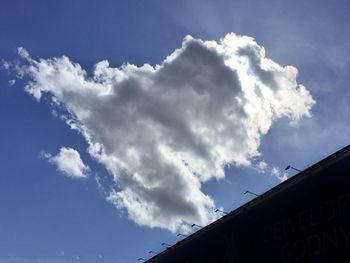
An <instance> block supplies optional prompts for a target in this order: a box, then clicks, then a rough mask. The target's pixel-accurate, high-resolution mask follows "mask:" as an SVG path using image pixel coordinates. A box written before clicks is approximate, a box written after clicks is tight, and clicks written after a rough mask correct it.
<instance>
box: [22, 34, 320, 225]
mask: <svg viewBox="0 0 350 263" xmlns="http://www.w3.org/2000/svg"><path fill="white" fill-rule="evenodd" d="M19 53H20V55H21V56H22V57H23V58H24V59H25V60H26V61H27V64H26V65H25V66H21V67H17V68H16V70H17V75H18V76H24V75H26V76H28V77H29V78H30V79H31V81H30V82H28V83H27V85H26V87H25V90H26V91H27V92H28V93H29V94H31V95H32V96H34V97H35V98H36V99H38V100H40V98H41V96H42V95H43V94H50V95H51V97H52V98H53V99H54V101H55V102H56V105H60V106H61V107H64V108H65V109H66V110H67V111H68V112H69V114H68V113H67V114H65V117H64V118H65V120H66V122H67V124H69V125H70V127H71V128H73V129H76V130H78V131H79V132H80V133H81V134H82V135H83V136H84V137H85V139H86V140H87V142H88V143H89V149H88V151H89V153H90V155H91V156H92V157H93V158H95V159H96V160H97V161H98V162H100V163H101V164H103V165H104V166H105V167H106V168H107V169H108V171H109V172H110V173H111V174H112V175H113V178H114V180H115V182H117V184H118V187H119V189H118V190H114V191H112V192H111V193H110V195H109V198H108V200H110V201H111V202H113V203H114V204H115V205H116V206H117V207H119V208H125V209H126V210H127V211H128V215H129V217H130V218H131V219H132V220H134V221H135V222H136V223H137V224H140V225H147V226H150V227H162V228H167V229H169V230H171V231H176V230H178V229H183V228H186V224H187V223H191V222H196V223H198V224H200V225H205V224H207V223H208V222H210V221H211V220H212V219H213V218H214V217H215V216H214V215H213V213H211V212H210V211H212V209H211V207H212V206H214V201H213V199H212V198H211V197H210V196H208V195H206V194H205V193H203V192H202V191H201V185H202V184H203V183H204V182H206V181H208V180H210V179H212V178H217V179H220V178H223V177H224V176H225V174H224V166H225V165H227V164H230V165H237V166H240V165H250V164H251V160H252V158H253V157H256V156H259V155H260V153H259V151H258V148H259V144H260V138H261V136H262V135H264V134H266V133H267V132H268V130H269V128H270V127H271V125H272V123H273V121H274V120H275V119H277V118H281V117H287V118H289V119H290V120H291V122H292V123H295V122H298V121H299V120H300V119H301V118H302V117H305V116H307V117H308V116H310V109H311V107H312V105H313V104H314V100H313V99H312V97H311V95H310V94H309V92H308V90H307V89H306V88H305V87H304V86H302V85H298V83H297V81H296V78H297V69H296V68H294V67H292V66H285V67H282V66H280V65H278V64H277V63H275V62H273V61H272V60H270V59H268V58H266V57H265V51H264V48H262V47H261V46H259V45H258V44H257V43H256V42H255V41H254V39H252V38H250V37H246V36H237V35H235V34H233V33H231V34H228V35H226V36H225V37H224V38H223V39H221V40H220V41H219V42H215V41H202V40H200V39H194V38H192V37H190V36H187V37H186V38H185V39H184V41H183V44H182V47H181V48H179V49H177V50H175V51H174V52H173V53H172V54H170V55H169V56H168V57H167V58H166V59H165V60H164V61H163V62H162V63H161V64H159V65H155V66H152V65H149V64H145V65H143V66H141V67H138V66H135V65H132V64H124V65H123V66H121V67H119V68H112V67H110V66H109V64H108V62H107V61H101V62H99V63H97V64H96V65H95V70H94V72H93V74H92V76H88V75H87V73H86V71H84V70H83V69H82V68H81V66H80V65H79V64H76V63H73V62H71V61H70V60H69V58H67V57H65V56H63V57H60V58H53V59H40V60H38V61H37V60H34V59H32V58H31V57H30V55H29V54H28V52H26V51H25V50H24V49H23V48H21V49H20V50H19ZM262 165H263V164H262ZM263 166H264V165H263Z"/></svg>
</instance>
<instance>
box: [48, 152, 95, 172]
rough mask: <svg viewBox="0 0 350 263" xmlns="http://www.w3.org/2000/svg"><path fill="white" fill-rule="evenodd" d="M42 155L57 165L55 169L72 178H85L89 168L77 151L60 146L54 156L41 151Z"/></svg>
mask: <svg viewBox="0 0 350 263" xmlns="http://www.w3.org/2000/svg"><path fill="white" fill-rule="evenodd" d="M42 156H43V157H45V158H47V159H48V161H49V162H50V163H52V164H54V165H55V166H56V167H57V170H58V171H60V172H61V173H63V174H64V175H67V176H69V177H72V178H86V177H87V176H88V174H89V171H90V168H89V167H88V166H87V165H85V164H84V163H83V161H82V160H81V158H80V154H79V152H78V151H76V150H74V149H72V148H65V147H62V148H61V149H60V152H59V153H58V154H57V155H56V156H52V155H51V154H49V153H43V154H42Z"/></svg>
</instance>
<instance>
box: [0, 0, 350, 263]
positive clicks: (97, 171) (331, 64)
mask: <svg viewBox="0 0 350 263" xmlns="http://www.w3.org/2000/svg"><path fill="white" fill-rule="evenodd" d="M349 12H350V8H349V6H348V3H347V1H336V2H330V1H317V5H316V2H315V1H153V0H152V1H133V0H131V1H103V3H102V4H101V1H90V0H89V1H78V0H77V1H14V0H11V1H9V0H2V1H1V8H0V30H1V34H2V37H1V41H0V58H1V59H2V60H3V61H8V62H12V63H13V61H20V63H24V64H25V63H26V62H23V59H21V58H20V57H19V55H18V54H17V51H16V49H17V48H18V47H24V48H25V49H26V50H27V51H28V52H29V53H30V55H31V57H32V58H33V59H34V60H38V59H40V58H44V59H47V58H52V57H61V56H62V55H65V56H67V57H68V58H69V59H70V60H71V61H73V62H75V63H79V64H80V66H81V67H82V68H83V69H85V70H86V71H87V73H88V74H92V72H93V68H94V65H95V64H96V63H98V62H100V61H102V60H108V61H109V65H110V67H120V66H121V65H122V64H123V63H131V64H135V65H137V66H139V67H141V66H142V65H143V64H145V63H149V64H150V65H155V64H160V63H161V62H162V61H163V60H164V59H165V58H166V57H167V56H168V55H170V54H171V53H172V52H173V51H174V50H175V49H179V48H180V47H181V45H182V42H183V39H184V37H185V36H186V35H191V36H192V37H193V39H199V38H200V39H203V40H215V41H219V39H220V38H222V37H224V36H225V35H226V34H227V33H229V32H235V33H236V34H238V35H247V36H250V37H253V38H254V39H255V40H256V42H257V43H258V45H259V46H263V47H264V48H265V50H266V57H268V58H270V59H272V60H273V61H275V62H276V63H278V64H280V65H282V66H285V65H292V66H294V67H296V68H297V69H298V71H299V75H298V77H297V82H298V83H299V84H303V85H304V86H305V87H306V89H307V90H308V91H309V92H310V94H311V96H312V98H313V100H314V101H315V102H316V104H314V105H313V106H312V108H311V110H310V111H311V113H312V117H311V118H309V117H307V116H303V118H301V120H300V121H299V122H298V123H297V124H295V125H290V119H289V118H288V117H282V118H276V120H274V121H273V123H272V126H271V127H270V128H269V130H268V132H267V134H265V135H261V136H260V137H259V139H260V145H259V146H258V151H259V152H260V153H261V154H262V155H261V156H260V157H258V156H255V157H254V158H252V159H251V161H252V163H251V164H250V165H246V166H245V165H240V166H238V167H237V166H234V165H233V166H227V167H226V168H225V174H226V176H225V178H224V179H218V180H217V178H215V177H214V178H211V179H210V180H209V181H207V182H201V188H200V190H201V193H204V194H205V195H208V196H210V197H211V198H212V200H213V201H214V202H215V206H216V207H222V208H223V209H224V210H226V211H230V210H232V209H234V208H236V207H238V206H239V205H241V204H243V203H245V202H247V201H248V200H249V199H250V198H251V197H249V196H244V195H242V193H243V192H244V191H245V190H246V189H249V190H251V191H254V192H257V193H261V192H264V191H266V190H267V189H269V188H271V187H272V186H274V185H276V184H278V183H279V182H280V180H278V179H277V178H276V177H274V176H273V175H271V173H272V169H273V168H276V169H280V175H283V172H282V170H283V168H284V167H285V166H286V165H287V164H292V165H294V166H295V167H298V168H299V169H303V168H305V167H307V166H308V165H311V164H313V163H314V162H316V161H318V160H320V159H322V158H324V157H326V156H327V155H329V154H331V153H332V152H334V151H335V150H337V149H339V148H341V147H343V146H346V145H347V144H348V143H349V139H348V134H349V132H350V122H349V117H348V116H349V113H350V106H349V105H350V103H349V97H350V96H349V95H350V94H349V93H350V91H349V87H348V83H349V76H350V75H349V74H348V73H349V66H348V64H349V56H348V50H349V47H350V37H349V36H350V34H349V29H348V26H347V24H348V17H349ZM191 41H192V40H191ZM191 41H189V44H188V46H190V47H191V45H192V44H193V43H194V44H193V45H195V44H196V43H197V44H198V42H195V40H193V41H192V42H191ZM198 45H199V44H198ZM204 54H207V53H204ZM3 63H4V62H2V64H3ZM169 64H171V63H170V62H169ZM35 74H38V73H37V72H36V73H32V75H29V76H25V77H24V78H23V79H17V78H15V77H14V75H15V73H13V71H11V70H6V69H3V70H1V71H0V120H1V123H2V125H1V129H0V145H1V150H0V157H1V160H2V162H1V165H0V209H1V214H0V262H10V263H32V262H48V263H51V262H87V263H88V262H136V261H137V258H138V257H144V258H148V257H149V256H150V254H148V251H149V250H155V251H160V250H161V249H162V247H161V245H160V244H161V243H162V242H167V243H170V244H172V243H174V242H176V241H177V240H178V239H177V237H176V234H174V233H173V232H171V231H169V230H166V229H164V227H163V228H159V227H153V228H151V227H148V226H140V225H139V223H140V221H139V222H138V223H137V220H136V221H135V218H134V219H133V218H132V216H131V217H130V214H129V216H128V211H131V210H132V208H129V209H130V210H127V209H125V208H122V209H118V208H116V207H115V205H113V204H112V203H111V202H107V201H106V194H105V193H104V191H103V189H101V187H99V186H98V184H97V182H96V178H98V179H99V182H101V184H102V188H104V190H105V191H109V190H110V189H112V188H113V189H115V190H116V191H120V190H121V189H125V188H123V186H121V185H118V183H119V182H118V181H117V182H114V181H113V175H112V174H113V172H111V171H107V170H108V168H107V169H106V164H105V163H103V162H101V161H100V162H99V161H97V160H96V158H95V159H94V157H93V156H92V155H91V154H89V153H88V152H87V149H88V147H89V143H88V142H87V141H86V139H85V138H84V136H82V135H81V134H80V133H79V132H77V131H76V130H72V129H70V128H69V127H68V125H67V124H66V123H65V122H64V121H63V120H62V119H60V117H59V115H60V113H58V115H57V114H56V115H55V114H53V112H52V110H53V107H52V105H51V102H50V97H49V96H43V97H42V98H41V100H40V102H38V101H36V100H35V99H34V98H33V96H31V95H30V94H28V93H27V92H25V91H24V86H25V85H26V84H27V83H28V80H30V79H31V78H32V77H33V76H37V75H35ZM134 77H135V76H134ZM135 78H136V77H135ZM14 79H16V82H15V83H14V84H11V80H14ZM62 102H63V103H65V102H66V101H62ZM84 102H85V101H84ZM54 109H55V110H56V111H59V110H60V109H57V108H54ZM61 110H62V109H61ZM102 123H103V122H102ZM103 124H105V125H107V124H108V123H103ZM62 147H69V148H70V149H74V150H75V151H77V152H78V153H79V154H80V157H79V158H81V160H82V161H83V163H84V164H85V165H86V166H87V167H89V172H87V174H88V175H87V178H83V179H82V178H71V177H69V176H67V174H64V173H63V172H62V171H60V169H59V168H58V167H57V163H55V162H54V161H52V160H54V159H50V158H52V157H54V156H56V157H57V156H58V153H59V151H60V149H61V148H62ZM115 149H117V150H118V149H119V148H118V147H117V146H116V148H115ZM138 149H140V148H138ZM141 149H145V148H141ZM146 149H147V148H146ZM43 153H44V154H43ZM45 154H46V155H45ZM48 154H49V156H48ZM236 154H237V155H239V153H238V152H237V153H236ZM45 156H46V157H45ZM50 156H51V157H50ZM95 157H96V156H95ZM50 160H51V161H50ZM260 161H264V162H265V163H266V164H267V165H268V167H269V169H267V170H266V171H265V173H262V172H258V171H257V169H256V168H254V167H255V165H257V163H258V162H260ZM125 163H127V161H125ZM55 164H56V165H55ZM135 169H136V168H135ZM289 175H293V172H289ZM123 179H124V178H123ZM122 184H124V187H125V185H126V183H125V182H123V183H122ZM111 187H112V188H111ZM179 191H180V189H179ZM150 198H152V197H150ZM201 200H202V199H201ZM203 200H204V199H203ZM206 201H207V200H204V201H203V202H206ZM205 204H206V203H203V207H204V206H205ZM171 212H173V211H171ZM171 215H172V217H171V218H174V216H175V215H176V214H171ZM129 217H130V218H129ZM194 218H196V217H194ZM197 218H199V219H202V217H197ZM203 220H204V219H203ZM142 222H143V223H145V222H146V221H142ZM147 222H148V221H147ZM194 223H196V222H194Z"/></svg>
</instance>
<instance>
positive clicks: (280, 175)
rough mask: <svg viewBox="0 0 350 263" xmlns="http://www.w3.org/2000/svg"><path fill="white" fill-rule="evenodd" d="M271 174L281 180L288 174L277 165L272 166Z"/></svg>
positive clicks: (285, 178) (286, 177)
mask: <svg viewBox="0 0 350 263" xmlns="http://www.w3.org/2000/svg"><path fill="white" fill-rule="evenodd" d="M271 176H273V177H275V178H277V179H278V180H279V181H281V182H283V181H285V180H287V179H288V174H287V173H286V172H285V171H281V169H280V168H279V167H276V166H275V167H272V169H271Z"/></svg>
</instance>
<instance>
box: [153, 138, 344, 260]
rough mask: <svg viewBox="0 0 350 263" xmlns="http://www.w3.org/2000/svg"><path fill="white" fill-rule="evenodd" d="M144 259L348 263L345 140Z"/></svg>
mask: <svg viewBox="0 0 350 263" xmlns="http://www.w3.org/2000/svg"><path fill="white" fill-rule="evenodd" d="M147 262H149V263H160V262H162V263H165V262H166V263H175V262H176V263H194V262H203V263H204V262H210V263H211V262H213V263H215V262H227V263H236V262H245V263H252V262H260V263H264V262H268V263H270V262H285V263H288V262H308V263H310V262H328V263H350V145H349V146H347V147H345V148H343V149H342V150H340V151H338V152H336V153H334V154H332V155H331V156H329V157H327V158H326V159H324V160H322V161H320V162H318V163H316V164H314V165H313V166H311V167H309V168H307V169H306V170H304V171H302V172H300V173H299V174H297V175H295V176H294V177H292V178H290V179H288V180H286V181H285V182H283V183H281V184H279V185H278V186H276V187H274V188H272V189H270V190H269V191H267V192H265V193H264V194H262V195H260V196H259V197H257V198H255V199H254V200H252V201H250V202H248V203H247V204H245V205H243V206H241V207H239V208H238V209H236V210H234V211H232V212H231V213H229V214H227V215H225V216H224V217H222V218H221V219H219V220H217V221H215V222H213V223H212V224H210V225H208V226H206V227H205V228H202V229H200V230H198V231H197V232H196V233H194V234H192V235H191V236H189V237H187V238H185V239H184V240H182V241H180V242H178V243H177V244H175V245H174V246H172V247H170V248H168V249H165V250H164V251H163V252H161V253H160V254H158V255H156V256H154V257H152V258H151V259H149V260H148V261H147Z"/></svg>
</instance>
